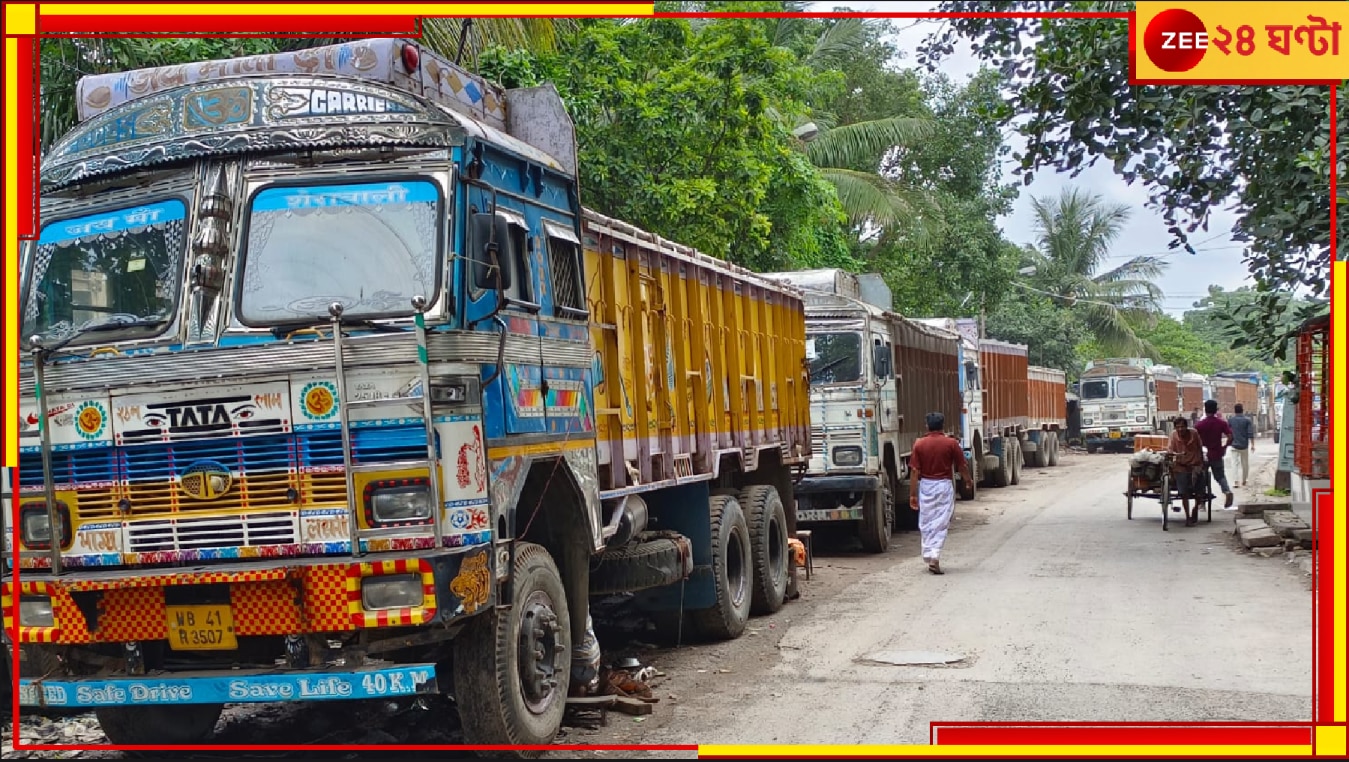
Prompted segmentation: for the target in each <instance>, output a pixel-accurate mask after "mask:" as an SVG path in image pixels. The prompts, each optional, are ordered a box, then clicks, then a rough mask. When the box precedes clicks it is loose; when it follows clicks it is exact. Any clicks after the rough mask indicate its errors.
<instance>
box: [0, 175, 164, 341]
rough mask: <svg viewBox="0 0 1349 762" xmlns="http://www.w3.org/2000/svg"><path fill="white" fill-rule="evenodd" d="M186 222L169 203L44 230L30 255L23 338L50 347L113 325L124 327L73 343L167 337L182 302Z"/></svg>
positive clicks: (68, 220)
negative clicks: (38, 339) (40, 340)
mask: <svg viewBox="0 0 1349 762" xmlns="http://www.w3.org/2000/svg"><path fill="white" fill-rule="evenodd" d="M186 216H187V207H186V206H185V205H184V204H183V202H182V201H179V200H177V199H168V200H165V201H160V202H157V203H152V204H147V205H140V206H128V207H123V208H121V209H116V210H112V211H105V212H99V213H98V214H91V215H86V216H83V217H68V218H66V219H63V220H58V221H56V222H52V223H50V224H48V225H46V226H44V227H43V228H42V234H41V235H40V236H39V237H38V241H37V244H36V245H35V246H34V249H33V251H32V252H31V254H30V255H29V257H28V259H29V260H30V261H31V264H32V268H31V271H29V272H28V273H27V279H28V280H27V282H26V283H25V284H24V288H23V294H24V304H23V333H22V334H21V336H23V337H24V339H27V338H28V337H30V336H34V335H37V336H41V337H42V338H43V339H44V340H46V341H48V342H50V340H62V339H68V338H70V337H72V336H74V335H75V334H76V333H78V332H80V331H82V330H85V329H87V328H89V327H90V326H93V325H98V324H109V323H117V324H118V325H120V326H122V327H120V328H118V329H116V330H113V331H100V332H99V334H98V336H97V339H94V338H85V337H79V338H78V339H76V341H77V342H87V341H94V340H97V341H107V340H108V339H109V338H111V339H114V340H116V339H118V338H144V337H147V336H153V335H156V334H158V333H160V332H162V331H163V329H164V327H165V326H166V325H168V323H169V322H170V318H171V317H172V315H173V312H174V308H175V306H176V304H177V301H178V291H179V283H180V281H181V280H182V269H183V252H184V248H185V237H184V229H185V226H184V223H185V218H186Z"/></svg>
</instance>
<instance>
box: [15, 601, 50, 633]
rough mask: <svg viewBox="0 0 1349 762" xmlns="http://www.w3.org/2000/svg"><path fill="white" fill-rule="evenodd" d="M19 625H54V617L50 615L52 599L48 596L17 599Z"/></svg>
mask: <svg viewBox="0 0 1349 762" xmlns="http://www.w3.org/2000/svg"><path fill="white" fill-rule="evenodd" d="M19 626H20V627H55V626H56V617H55V616H53V615H52V599H51V598H50V597H49V596H45V595H44V596H41V597H32V598H20V599H19Z"/></svg>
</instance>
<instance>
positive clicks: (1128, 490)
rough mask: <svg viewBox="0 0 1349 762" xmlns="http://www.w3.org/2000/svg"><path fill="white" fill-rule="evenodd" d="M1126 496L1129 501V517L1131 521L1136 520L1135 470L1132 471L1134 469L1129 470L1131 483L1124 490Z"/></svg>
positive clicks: (1127, 513)
mask: <svg viewBox="0 0 1349 762" xmlns="http://www.w3.org/2000/svg"><path fill="white" fill-rule="evenodd" d="M1124 497H1125V499H1126V500H1127V501H1128V508H1127V512H1126V515H1127V516H1128V517H1129V521H1133V520H1134V475H1133V472H1132V471H1130V472H1129V483H1128V486H1127V487H1126V488H1125V491H1124Z"/></svg>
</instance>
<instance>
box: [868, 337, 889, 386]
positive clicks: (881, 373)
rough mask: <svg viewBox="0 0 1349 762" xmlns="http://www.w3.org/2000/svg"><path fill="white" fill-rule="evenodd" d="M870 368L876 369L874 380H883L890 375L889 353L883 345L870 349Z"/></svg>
mask: <svg viewBox="0 0 1349 762" xmlns="http://www.w3.org/2000/svg"><path fill="white" fill-rule="evenodd" d="M871 356H872V366H873V367H874V368H875V369H876V378H877V379H880V380H885V379H887V378H889V377H890V376H891V375H892V369H891V367H890V352H889V351H887V350H886V348H885V347H884V346H883V345H879V344H878V345H876V346H873V347H872V348H871Z"/></svg>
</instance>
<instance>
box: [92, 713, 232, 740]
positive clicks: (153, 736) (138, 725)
mask: <svg viewBox="0 0 1349 762" xmlns="http://www.w3.org/2000/svg"><path fill="white" fill-rule="evenodd" d="M224 710H225V705H224V704H184V705H181V706H155V705H150V706H146V705H143V704H142V705H140V706H104V707H99V708H98V709H95V710H94V715H95V716H96V717H98V724H99V727H101V728H102V729H103V735H105V736H107V737H108V740H109V741H111V742H112V743H113V745H115V746H134V745H139V744H158V743H163V744H199V743H201V742H203V741H207V740H210V738H211V734H212V733H213V732H214V731H215V726H216V723H217V722H219V721H220V713H221V712H223V711H224Z"/></svg>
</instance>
